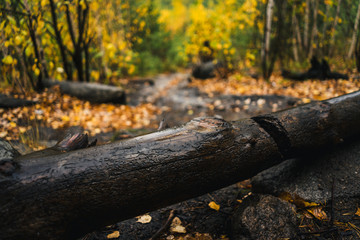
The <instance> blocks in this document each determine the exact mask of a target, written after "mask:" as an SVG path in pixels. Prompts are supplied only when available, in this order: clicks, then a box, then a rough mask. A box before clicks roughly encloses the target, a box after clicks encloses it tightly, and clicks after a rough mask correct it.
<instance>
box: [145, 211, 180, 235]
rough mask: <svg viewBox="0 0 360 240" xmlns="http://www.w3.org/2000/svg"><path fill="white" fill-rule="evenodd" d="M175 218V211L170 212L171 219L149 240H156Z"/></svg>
mask: <svg viewBox="0 0 360 240" xmlns="http://www.w3.org/2000/svg"><path fill="white" fill-rule="evenodd" d="M174 217H175V209H173V210H171V211H170V214H169V217H168V219H167V220H166V222H165V224H164V225H163V226H162V227H161V228H160V229H159V230H158V231H157V232H156V233H155V234H154V235H153V236H152V237H151V238H150V239H149V240H156V239H158V238H159V236H160V235H161V234H162V233H163V232H164V231H165V230H166V229H167V228H168V227H169V226H170V224H171V222H172V220H173V219H174Z"/></svg>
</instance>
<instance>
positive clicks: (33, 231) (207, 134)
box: [0, 92, 360, 240]
mask: <svg viewBox="0 0 360 240" xmlns="http://www.w3.org/2000/svg"><path fill="white" fill-rule="evenodd" d="M359 119H360V92H354V93H351V94H348V95H344V96H341V97H338V98H333V99H329V100H325V101H322V102H312V103H310V104H307V105H303V106H300V107H297V108H292V109H288V110H285V111H280V112H277V113H271V114H267V115H262V116H257V117H254V118H251V119H242V120H239V121H235V122H226V121H225V120H223V119H218V118H197V119H194V120H192V121H190V122H189V123H187V124H186V125H184V126H182V127H178V128H172V129H166V130H163V131H159V132H154V133H151V134H147V135H143V136H139V137H136V138H133V139H129V140H124V141H119V142H114V143H111V144H106V145H102V146H97V147H90V148H86V149H80V150H76V151H72V152H67V153H60V154H57V153H56V154H57V155H49V154H42V155H41V156H39V155H36V154H35V155H34V154H32V155H31V156H28V157H27V156H26V155H25V156H22V157H20V158H18V159H16V158H15V159H13V160H12V159H5V161H0V177H1V181H0V222H1V224H0V233H1V239H2V240H7V239H12V240H13V239H24V236H26V237H25V238H26V239H76V238H78V237H80V236H81V235H83V234H85V233H87V232H90V231H92V230H94V229H98V228H99V227H103V226H107V225H109V224H113V223H116V222H118V221H121V220H124V219H128V218H131V217H134V216H138V215H139V214H143V213H146V212H149V211H152V210H155V209H157V208H160V207H164V206H167V205H170V204H173V203H176V202H179V201H183V200H186V199H189V198H193V197H195V196H199V195H202V194H204V193H207V192H210V191H213V190H216V189H219V188H222V187H224V186H228V185H230V184H233V183H236V182H238V181H240V180H244V179H247V178H249V177H252V176H254V175H255V174H257V173H259V172H260V171H262V170H264V169H267V168H269V167H271V166H274V165H276V164H278V163H280V162H281V161H284V160H286V159H288V158H290V157H294V156H299V155H304V154H314V153H318V151H319V149H320V148H323V149H328V148H329V147H332V146H333V145H335V144H340V143H342V142H343V141H351V139H353V138H358V136H359V135H360V124H359Z"/></svg>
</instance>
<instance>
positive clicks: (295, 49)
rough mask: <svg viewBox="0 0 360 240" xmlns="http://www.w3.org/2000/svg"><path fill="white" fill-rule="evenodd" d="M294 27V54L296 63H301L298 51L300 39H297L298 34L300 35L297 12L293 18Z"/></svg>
mask: <svg viewBox="0 0 360 240" xmlns="http://www.w3.org/2000/svg"><path fill="white" fill-rule="evenodd" d="M292 25H293V37H292V43H293V54H294V59H295V61H296V62H298V61H299V51H298V48H297V43H298V42H299V38H298V39H296V36H298V35H297V33H299V32H298V31H297V21H296V14H295V12H294V14H293V17H292ZM300 39H301V38H300Z"/></svg>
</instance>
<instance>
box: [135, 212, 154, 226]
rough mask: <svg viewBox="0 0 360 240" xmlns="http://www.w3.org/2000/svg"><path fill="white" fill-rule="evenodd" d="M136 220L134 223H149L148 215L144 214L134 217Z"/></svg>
mask: <svg viewBox="0 0 360 240" xmlns="http://www.w3.org/2000/svg"><path fill="white" fill-rule="evenodd" d="M136 218H137V219H138V220H137V221H136V222H139V223H143V224H144V223H149V222H151V216H150V215H149V214H144V215H142V216H138V217H136Z"/></svg>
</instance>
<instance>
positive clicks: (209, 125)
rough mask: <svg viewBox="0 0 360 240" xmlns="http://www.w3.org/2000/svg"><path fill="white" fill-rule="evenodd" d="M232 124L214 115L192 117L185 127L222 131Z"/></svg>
mask: <svg viewBox="0 0 360 240" xmlns="http://www.w3.org/2000/svg"><path fill="white" fill-rule="evenodd" d="M231 127H232V125H231V124H230V123H228V122H227V121H225V120H224V119H222V118H216V117H199V118H194V119H193V120H191V121H190V122H189V123H188V124H186V128H189V129H196V130H198V131H214V130H215V131H222V130H226V129H230V128H231Z"/></svg>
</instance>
